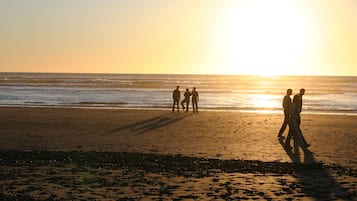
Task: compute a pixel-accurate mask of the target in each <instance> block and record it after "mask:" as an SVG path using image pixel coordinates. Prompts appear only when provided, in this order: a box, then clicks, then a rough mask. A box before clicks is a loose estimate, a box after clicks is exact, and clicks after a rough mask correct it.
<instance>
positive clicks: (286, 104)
mask: <svg viewBox="0 0 357 201" xmlns="http://www.w3.org/2000/svg"><path fill="white" fill-rule="evenodd" d="M292 93H293V90H292V89H288V90H286V95H285V96H284V99H283V109H284V122H283V125H281V128H280V131H279V133H278V138H281V137H283V133H284V131H285V129H286V126H287V125H289V129H290V123H289V115H290V105H291V98H290V96H291V94H292Z"/></svg>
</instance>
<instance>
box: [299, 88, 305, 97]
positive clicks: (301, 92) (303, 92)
mask: <svg viewBox="0 0 357 201" xmlns="http://www.w3.org/2000/svg"><path fill="white" fill-rule="evenodd" d="M304 94H305V89H304V88H301V89H300V96H303V95H304Z"/></svg>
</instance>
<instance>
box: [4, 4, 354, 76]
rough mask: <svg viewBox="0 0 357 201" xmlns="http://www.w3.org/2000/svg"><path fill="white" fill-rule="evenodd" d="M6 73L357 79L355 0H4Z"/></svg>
mask: <svg viewBox="0 0 357 201" xmlns="http://www.w3.org/2000/svg"><path fill="white" fill-rule="evenodd" d="M0 12H1V15H2V17H1V18H0V25H1V26H0V32H1V33H2V35H1V38H0V43H1V44H2V45H1V46H0V71H3V72H77V73H136V74H143V73H144V74H145V73H149V74H230V75H232V74H245V75H246V74H249V75H264V76H269V75H357V57H356V56H355V53H356V52H357V26H356V24H357V4H356V1H355V0H345V1H328V2H326V1H322V0H311V1H307V0H289V1H286V0H269V1H265V0H226V1H218V0H212V1H161V0H152V1H150V3H149V2H147V1H141V0H139V1H107V0H103V1H78V2H73V1H61V2H57V3H53V2H52V3H51V2H47V1H46V2H40V1H35V2H33V1H26V2H22V3H21V4H20V3H17V2H16V1H15V2H14V1H9V0H5V1H1V2H0Z"/></svg>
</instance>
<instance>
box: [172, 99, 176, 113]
mask: <svg viewBox="0 0 357 201" xmlns="http://www.w3.org/2000/svg"><path fill="white" fill-rule="evenodd" d="M175 103H176V101H175V100H174V102H173V104H172V112H175V106H176V105H175Z"/></svg>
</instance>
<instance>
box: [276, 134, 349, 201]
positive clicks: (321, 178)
mask: <svg viewBox="0 0 357 201" xmlns="http://www.w3.org/2000/svg"><path fill="white" fill-rule="evenodd" d="M279 142H280V144H281V145H282V147H283V148H284V150H285V152H286V153H287V154H288V156H289V157H290V159H291V160H292V161H293V163H295V164H302V165H301V169H300V171H298V172H297V173H296V175H297V177H298V179H299V183H300V184H301V186H302V187H303V188H302V189H303V192H304V193H305V194H306V195H308V196H310V197H312V198H313V199H314V200H318V201H320V200H321V201H322V200H334V199H336V198H338V199H342V200H350V199H349V198H351V196H350V195H349V193H348V189H346V188H343V187H342V186H341V184H340V183H339V182H337V181H336V180H335V179H334V178H333V177H332V176H331V175H330V173H329V171H328V169H327V167H328V166H326V165H323V164H322V163H318V162H316V160H315V158H314V155H313V153H312V152H306V153H305V152H304V153H303V154H304V159H303V161H301V158H300V155H301V154H300V152H299V145H298V143H297V142H295V140H294V147H293V150H292V149H290V148H287V147H286V146H285V143H284V141H283V140H282V139H279ZM330 169H331V168H330ZM330 171H331V170H330ZM317 186H318V187H319V188H316V187H317Z"/></svg>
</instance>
